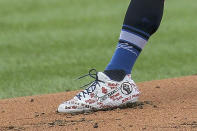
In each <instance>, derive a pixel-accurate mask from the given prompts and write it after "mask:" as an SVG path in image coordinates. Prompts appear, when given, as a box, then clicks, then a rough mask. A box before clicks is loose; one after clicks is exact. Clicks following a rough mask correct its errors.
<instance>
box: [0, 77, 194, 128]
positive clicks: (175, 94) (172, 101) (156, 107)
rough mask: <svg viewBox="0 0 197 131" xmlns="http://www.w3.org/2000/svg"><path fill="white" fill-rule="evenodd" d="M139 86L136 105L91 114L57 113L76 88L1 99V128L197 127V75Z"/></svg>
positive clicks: (140, 84)
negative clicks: (60, 105) (59, 106)
mask: <svg viewBox="0 0 197 131" xmlns="http://www.w3.org/2000/svg"><path fill="white" fill-rule="evenodd" d="M138 86H139V87H140V90H141V97H140V102H138V103H137V104H136V105H135V106H134V107H132V108H126V109H115V110H111V111H99V112H95V113H90V114H80V115H71V114H57V113H56V109H57V106H58V105H59V104H60V103H61V102H63V101H65V100H68V99H70V98H71V97H73V96H74V95H75V94H76V91H74V92H66V93H59V94H51V95H42V96H32V97H22V98H13V99H6V100H0V130H19V131H20V130H21V131H22V130H28V131H29V130H34V131H35V130H40V131H42V130H47V131H50V130H62V131H64V130H76V131H77V130H85V131H91V130H104V131H113V130H119V131H122V130H126V131H130V130H132V131H137V130H140V131H142V130H147V131H152V130H157V131H169V130H177V131H179V130H181V131H182V130H194V131H197V76H188V77H182V78H174V79H166V80H156V81H150V82H144V83H138Z"/></svg>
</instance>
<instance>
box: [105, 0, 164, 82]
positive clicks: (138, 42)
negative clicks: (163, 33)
mask: <svg viewBox="0 0 197 131" xmlns="http://www.w3.org/2000/svg"><path fill="white" fill-rule="evenodd" d="M163 7H164V0H131V2H130V5H129V7H128V10H127V13H126V16H125V19H124V23H123V27H122V30H121V33H120V38H119V43H118V46H117V49H116V51H115V53H114V55H113V57H112V59H111V61H110V63H109V64H108V66H107V67H106V69H105V71H104V73H105V72H106V74H107V75H108V76H109V77H110V78H112V76H114V72H117V71H118V72H119V71H122V72H125V73H119V74H130V73H131V71H132V68H133V66H134V64H135V61H136V59H137V58H138V56H139V54H140V52H141V51H142V50H143V48H144V46H145V45H146V43H147V42H148V39H149V38H150V36H151V35H152V34H153V33H155V32H156V30H157V29H158V27H159V25H160V22H161V19H162V16H163ZM118 76H120V77H121V78H118V80H121V79H123V77H124V75H122V76H121V75H118ZM113 79H114V80H116V78H113Z"/></svg>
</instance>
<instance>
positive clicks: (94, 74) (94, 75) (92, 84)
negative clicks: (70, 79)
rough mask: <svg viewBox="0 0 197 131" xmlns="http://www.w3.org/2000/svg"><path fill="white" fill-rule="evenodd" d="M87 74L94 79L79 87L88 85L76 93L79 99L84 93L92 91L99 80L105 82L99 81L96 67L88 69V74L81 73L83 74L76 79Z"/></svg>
mask: <svg viewBox="0 0 197 131" xmlns="http://www.w3.org/2000/svg"><path fill="white" fill-rule="evenodd" d="M87 76H90V77H91V78H93V79H94V81H92V82H90V83H88V84H85V85H83V86H81V87H80V88H84V87H87V86H89V87H88V88H86V89H85V90H83V91H81V92H80V93H79V94H77V95H76V97H77V98H78V99H79V100H81V97H84V98H85V95H86V94H87V95H89V94H90V93H93V92H94V90H95V89H96V85H99V87H100V82H102V83H105V82H104V81H101V80H99V79H98V72H97V71H96V69H91V70H89V73H88V74H86V75H83V76H81V77H79V78H77V79H78V80H79V79H82V78H84V77H87ZM81 94H82V95H81Z"/></svg>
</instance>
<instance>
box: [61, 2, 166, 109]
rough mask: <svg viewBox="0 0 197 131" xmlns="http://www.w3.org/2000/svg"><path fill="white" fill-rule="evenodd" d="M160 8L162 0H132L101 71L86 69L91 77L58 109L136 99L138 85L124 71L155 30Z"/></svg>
mask: <svg viewBox="0 0 197 131" xmlns="http://www.w3.org/2000/svg"><path fill="white" fill-rule="evenodd" d="M162 12H163V1H162V0H132V1H131V4H130V6H129V8H128V11H127V14H126V17H125V21H124V25H123V28H122V31H121V34H120V39H119V44H118V47H117V49H116V51H115V54H114V56H113V58H112V60H111V62H110V63H109V65H108V66H107V68H106V70H105V71H104V73H103V72H96V71H95V70H90V72H89V74H88V75H89V76H91V77H92V78H94V79H95V81H94V82H93V83H91V84H90V85H89V87H87V88H86V89H85V90H83V91H81V92H79V93H78V94H77V95H76V96H75V97H74V98H73V99H71V100H69V101H66V102H64V103H62V104H60V105H59V107H58V111H59V112H65V113H73V112H83V111H92V110H100V109H105V108H114V107H121V106H123V105H125V104H128V103H133V102H136V101H137V99H138V96H139V91H138V87H137V86H136V84H135V82H134V81H133V80H132V79H131V77H130V75H126V74H130V72H131V69H132V67H133V64H134V63H135V60H136V59H137V56H138V55H139V54H140V52H141V50H142V49H143V47H144V46H145V44H146V42H147V41H148V39H149V37H150V36H151V35H152V34H153V33H154V32H155V31H156V30H157V28H158V26H159V24H160V21H161V17H162ZM88 75H85V76H88ZM108 76H109V77H108ZM83 77H84V76H83ZM81 78H82V77H81Z"/></svg>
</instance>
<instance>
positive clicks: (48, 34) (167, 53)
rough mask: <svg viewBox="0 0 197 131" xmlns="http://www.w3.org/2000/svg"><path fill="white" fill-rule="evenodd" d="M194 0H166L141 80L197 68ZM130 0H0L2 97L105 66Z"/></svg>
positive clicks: (138, 73) (56, 84) (51, 87)
mask: <svg viewBox="0 0 197 131" xmlns="http://www.w3.org/2000/svg"><path fill="white" fill-rule="evenodd" d="M195 2H196V1H195V0H190V2H188V1H185V0H166V5H165V13H164V18H163V21H162V24H161V27H160V29H159V31H158V32H157V33H156V34H155V35H154V36H153V37H151V39H150V40H149V43H148V45H147V46H146V47H145V49H144V51H143V52H142V53H141V55H140V57H139V59H138V61H137V63H136V65H135V67H134V70H133V78H134V80H135V81H136V82H141V81H149V80H155V79H163V78H171V77H179V76H186V75H192V74H196V73H197V70H196V67H197V61H196V56H197V51H196V49H197V44H196V41H197V37H196V33H197V31H196V26H197V23H196V21H195V20H194V19H195V18H196V13H195V12H197V8H196V7H197V6H196V4H193V3H195ZM128 4H129V0H125V1H120V0H107V1H106V0H97V1H96V0H82V1H77V0H64V1H62V0H39V1H35V0H0V9H1V13H0V17H1V19H0V25H1V29H0V98H9V97H18V96H27V95H28V96H29V95H36V94H47V93H54V92H62V91H67V90H76V89H79V88H78V87H79V86H80V85H81V84H83V83H84V82H85V81H83V82H82V83H81V82H78V81H74V79H75V78H76V77H78V76H81V75H83V74H86V73H87V72H88V70H89V69H91V68H96V69H97V70H98V71H103V69H104V68H105V66H106V65H107V64H108V62H109V60H110V59H111V56H112V55H113V52H114V50H115V47H116V43H117V41H118V37H119V33H120V29H121V25H122V21H123V18H124V14H125V12H126V9H127V6H128Z"/></svg>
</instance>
